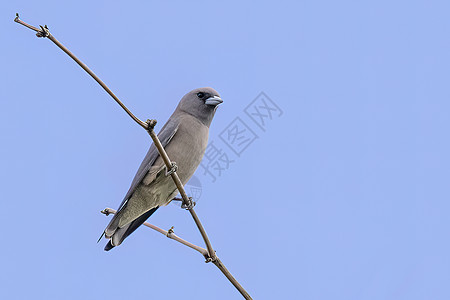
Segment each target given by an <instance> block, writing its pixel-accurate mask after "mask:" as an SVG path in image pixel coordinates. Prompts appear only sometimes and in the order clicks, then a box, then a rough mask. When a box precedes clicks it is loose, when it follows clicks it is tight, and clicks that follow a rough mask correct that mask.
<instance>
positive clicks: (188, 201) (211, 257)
mask: <svg viewBox="0 0 450 300" xmlns="http://www.w3.org/2000/svg"><path fill="white" fill-rule="evenodd" d="M14 21H15V22H17V23H19V24H21V25H23V26H25V27H27V28H29V29H31V30H34V31H36V32H37V33H36V36H37V37H46V38H48V39H49V40H51V41H52V42H53V43H54V44H55V45H56V46H58V47H59V48H60V49H61V50H63V51H64V52H65V53H66V54H67V55H69V56H70V57H71V58H72V59H73V60H74V61H75V62H76V63H77V64H78V65H79V66H80V67H81V68H83V70H85V71H86V72H87V73H88V74H89V75H90V76H91V77H92V78H93V79H94V80H95V81H97V83H98V84H100V85H101V87H102V88H103V89H104V90H105V91H106V92H107V93H108V94H109V95H110V96H111V97H112V98H113V99H114V100H115V101H116V102H117V103H118V104H119V105H120V106H121V107H122V108H123V110H125V112H126V113H127V114H128V115H129V116H130V117H131V118H132V119H133V120H134V121H135V122H136V123H138V124H139V125H140V126H141V127H142V128H144V129H145V130H147V132H148V133H149V135H150V137H151V138H152V140H153V143H154V144H155V146H156V148H157V149H158V152H159V154H160V156H161V157H162V159H163V161H164V163H165V165H166V168H167V170H170V171H169V173H168V174H170V176H171V177H172V179H173V181H174V183H175V185H176V186H177V189H178V191H179V192H180V194H181V197H182V199H183V205H182V207H184V208H186V209H187V210H189V212H190V213H191V216H192V218H193V219H194V222H195V224H196V225H197V228H198V230H199V231H200V233H201V235H202V238H203V240H204V242H205V244H206V248H207V249H208V250H205V249H203V248H201V247H198V246H196V245H194V244H191V243H189V242H187V241H185V240H183V239H181V238H179V237H178V236H176V235H175V234H174V233H173V231H172V232H171V231H170V230H169V231H165V230H162V229H160V228H158V227H156V226H154V225H151V224H148V223H144V225H145V226H148V227H150V228H152V229H154V230H156V231H158V232H160V233H162V234H165V235H166V236H167V237H169V238H172V239H174V240H176V241H178V242H180V243H182V244H183V245H186V246H188V247H190V248H192V249H194V250H196V251H199V252H200V253H202V254H203V255H204V256H205V257H206V262H210V261H211V262H213V263H214V265H216V266H217V267H218V268H219V270H220V271H222V273H223V274H224V275H225V276H226V277H227V278H228V280H229V281H230V282H231V283H232V284H233V285H234V286H235V287H236V289H237V290H238V291H239V292H240V293H241V295H242V296H243V297H244V298H245V299H247V300H249V299H250V300H251V299H252V298H251V297H250V295H249V294H248V293H247V292H246V291H245V289H244V288H243V287H242V286H241V285H240V284H239V282H238V281H237V280H236V279H235V278H234V277H233V275H231V273H230V272H229V271H228V270H227V268H226V267H225V265H224V264H223V263H222V262H221V261H220V259H219V258H218V257H217V255H216V252H215V251H214V249H213V247H212V245H211V242H210V241H209V238H208V235H207V234H206V231H205V229H204V228H203V225H202V223H201V222H200V219H199V218H198V216H197V214H196V213H195V211H194V205H195V203H194V202H193V201H192V198H190V197H188V196H187V194H186V191H185V190H184V187H183V183H182V182H181V180H180V178H179V177H178V174H177V172H176V169H177V168H176V165H175V164H174V163H172V162H171V161H170V158H169V156H168V155H167V153H166V151H165V150H164V147H163V146H162V144H161V142H160V141H159V139H158V136H157V135H156V133H155V132H154V130H153V129H154V127H155V125H156V120H147V121H146V122H142V121H141V120H140V119H138V118H137V117H136V116H135V115H134V114H132V113H131V111H130V110H129V109H128V108H127V107H126V106H125V105H124V104H123V103H122V102H121V101H120V100H119V98H117V96H116V95H115V94H114V93H113V92H112V91H111V90H110V89H109V88H108V87H107V86H106V84H104V83H103V81H102V80H100V78H98V77H97V75H95V74H94V72H92V71H91V70H90V69H89V68H88V67H87V66H86V65H85V64H84V63H83V62H82V61H80V60H79V59H78V58H77V57H76V56H75V55H74V54H73V53H72V52H70V51H69V49H67V48H66V47H65V46H63V45H62V44H61V43H60V42H59V41H58V40H57V39H56V38H55V37H53V35H51V34H50V32H49V30H48V28H47V25H45V26H44V27H43V26H40V28H41V29H38V28H36V27H34V26H31V25H29V24H27V23H25V22H23V21H22V20H20V19H19V14H16V18H15V19H14ZM112 211H113V210H111V209H105V211H102V212H103V213H104V214H110V213H113V212H112ZM203 250H204V251H207V253H205V252H204V251H203ZM205 254H206V255H205Z"/></svg>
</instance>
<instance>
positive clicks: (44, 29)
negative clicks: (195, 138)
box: [14, 14, 147, 129]
mask: <svg viewBox="0 0 450 300" xmlns="http://www.w3.org/2000/svg"><path fill="white" fill-rule="evenodd" d="M14 21H15V22H17V23H19V24H22V25H23V26H25V27H28V28H30V29H31V30H34V31H36V32H37V33H36V36H37V37H46V38H48V39H49V40H50V41H52V42H53V43H54V44H55V45H56V46H58V47H59V48H60V49H61V50H62V51H64V52H65V53H66V54H67V55H69V56H70V57H71V58H72V59H73V60H74V61H75V62H76V63H77V64H78V65H79V66H80V67H82V68H83V70H85V71H86V72H87V73H88V74H89V75H91V77H92V78H94V80H95V81H97V83H98V84H100V85H101V87H102V88H103V89H104V90H105V91H106V92H107V93H108V94H109V95H110V96H111V97H112V98H113V99H114V100H115V101H116V102H117V104H119V105H120V107H122V108H123V110H124V111H125V112H126V113H127V114H128V115H129V116H130V117H131V118H132V119H133V120H134V121H135V122H136V123H138V124H139V125H140V126H141V127H143V128H144V129H147V123H145V122H142V121H141V120H139V118H137V117H136V116H135V115H134V114H133V113H132V112H131V111H130V110H129V109H128V108H127V107H126V106H125V105H124V104H123V103H122V101H120V100H119V98H117V96H116V95H115V94H114V93H113V92H112V91H111V90H110V89H109V88H108V87H107V86H106V84H105V83H103V81H102V80H101V79H100V78H98V76H97V75H95V73H94V72H92V71H91V69H89V68H88V66H86V65H85V64H84V63H83V62H82V61H81V60H79V59H78V58H77V57H76V56H75V55H74V54H73V53H72V52H70V51H69V49H67V48H66V47H65V46H64V45H63V44H61V43H60V42H59V41H58V40H57V39H56V38H55V37H54V36H53V35H52V34H51V33H50V31H49V30H48V27H47V25H45V26H44V27H42V26H40V27H41V29H39V28H36V27H34V26H31V25H29V24H27V23H25V22H24V21H22V20H20V19H19V14H16V18H15V19H14Z"/></svg>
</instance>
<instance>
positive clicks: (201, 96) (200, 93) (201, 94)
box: [197, 92, 205, 99]
mask: <svg viewBox="0 0 450 300" xmlns="http://www.w3.org/2000/svg"><path fill="white" fill-rule="evenodd" d="M203 96H205V94H204V93H202V92H199V93H197V97H199V98H200V99H201V98H203Z"/></svg>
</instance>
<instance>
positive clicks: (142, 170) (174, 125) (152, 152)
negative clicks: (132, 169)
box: [107, 118, 180, 235]
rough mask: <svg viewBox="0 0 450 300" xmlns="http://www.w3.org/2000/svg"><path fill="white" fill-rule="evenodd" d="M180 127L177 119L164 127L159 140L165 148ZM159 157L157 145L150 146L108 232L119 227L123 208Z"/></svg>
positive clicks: (170, 120) (171, 120)
mask: <svg viewBox="0 0 450 300" xmlns="http://www.w3.org/2000/svg"><path fill="white" fill-rule="evenodd" d="M179 125H180V123H179V121H178V120H177V119H175V118H172V119H169V121H167V123H166V124H165V125H164V126H163V128H162V129H161V131H160V132H159V134H158V138H159V140H160V141H161V144H162V146H163V147H164V148H165V147H166V146H167V145H168V144H169V142H170V141H171V140H172V138H173V136H174V135H175V133H176V132H177V130H178V127H179ZM158 156H159V152H158V149H156V146H155V144H152V145H151V146H150V149H149V150H148V152H147V155H146V156H145V158H144V160H143V161H142V163H141V165H140V167H139V169H138V171H137V173H136V175H135V176H134V179H133V181H132V183H131V186H130V189H129V190H128V192H127V194H126V195H125V198H124V199H123V201H122V203H121V204H120V206H119V209H118V210H117V213H116V214H115V215H114V216H113V218H112V219H111V221H110V223H109V225H108V226H107V229H108V231H109V230H110V229H111V230H112V231H115V229H114V228H116V227H117V224H118V221H119V219H120V215H121V212H122V211H123V208H124V207H125V206H126V204H127V201H128V199H130V198H131V195H133V193H134V191H135V190H136V188H137V186H138V185H139V184H140V183H141V181H142V180H143V179H144V177H145V175H146V174H147V173H148V171H149V170H150V168H151V167H152V165H153V164H154V163H155V161H156V159H157V158H158ZM116 223H117V224H116ZM107 235H109V234H107Z"/></svg>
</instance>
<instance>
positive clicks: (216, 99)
mask: <svg viewBox="0 0 450 300" xmlns="http://www.w3.org/2000/svg"><path fill="white" fill-rule="evenodd" d="M222 102H223V100H222V99H220V97H218V96H214V97H209V98H208V99H206V101H205V104H206V105H212V106H217V105H219V104H220V103H222Z"/></svg>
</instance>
